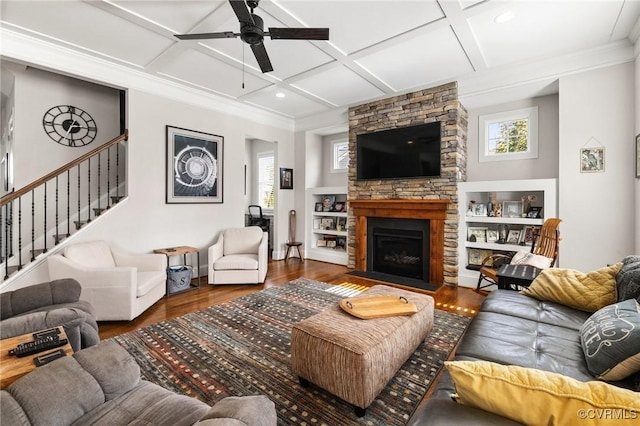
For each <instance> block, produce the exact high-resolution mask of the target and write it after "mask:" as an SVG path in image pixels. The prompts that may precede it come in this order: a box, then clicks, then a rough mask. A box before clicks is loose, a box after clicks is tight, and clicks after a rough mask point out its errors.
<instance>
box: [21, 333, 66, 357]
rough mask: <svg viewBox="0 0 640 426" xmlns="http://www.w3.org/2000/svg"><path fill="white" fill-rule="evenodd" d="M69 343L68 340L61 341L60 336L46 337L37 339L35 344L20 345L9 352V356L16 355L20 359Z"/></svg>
mask: <svg viewBox="0 0 640 426" xmlns="http://www.w3.org/2000/svg"><path fill="white" fill-rule="evenodd" d="M67 342H68V340H67V339H60V337H59V336H58V335H55V336H45V337H41V338H39V339H35V340H34V341H33V342H27V343H20V344H19V345H18V346H16V347H15V348H14V349H11V350H9V355H15V356H17V357H19V358H20V357H23V356H27V355H31V354H35V353H38V352H42V351H46V350H49V349H54V348H57V347H60V346H63V345H66V344H67Z"/></svg>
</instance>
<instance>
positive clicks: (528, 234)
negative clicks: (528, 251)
mask: <svg viewBox="0 0 640 426" xmlns="http://www.w3.org/2000/svg"><path fill="white" fill-rule="evenodd" d="M539 231H540V227H539V226H526V227H525V228H524V231H523V232H522V233H521V234H520V244H521V245H523V246H530V245H532V244H533V241H534V240H535V238H536V235H538V232H539Z"/></svg>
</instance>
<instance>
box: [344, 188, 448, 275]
mask: <svg viewBox="0 0 640 426" xmlns="http://www.w3.org/2000/svg"><path fill="white" fill-rule="evenodd" d="M449 203H450V200H422V199H380V200H371V199H360V200H348V205H349V210H350V211H351V212H352V213H353V215H354V217H355V269H356V271H366V270H367V218H369V217H387V218H398V219H425V220H429V228H430V229H429V251H430V253H429V282H430V283H432V284H436V285H438V286H441V285H442V284H443V283H444V222H445V219H446V217H447V208H448V206H449Z"/></svg>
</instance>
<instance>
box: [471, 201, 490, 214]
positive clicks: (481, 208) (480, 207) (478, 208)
mask: <svg viewBox="0 0 640 426" xmlns="http://www.w3.org/2000/svg"><path fill="white" fill-rule="evenodd" d="M474 207H475V210H474V211H473V215H474V216H486V215H487V206H485V205H484V204H480V203H476V204H475V206H474Z"/></svg>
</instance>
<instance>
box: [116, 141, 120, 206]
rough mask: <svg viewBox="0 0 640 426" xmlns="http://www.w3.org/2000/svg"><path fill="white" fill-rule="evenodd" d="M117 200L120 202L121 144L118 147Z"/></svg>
mask: <svg viewBox="0 0 640 426" xmlns="http://www.w3.org/2000/svg"><path fill="white" fill-rule="evenodd" d="M116 199H117V200H118V201H120V144H119V143H118V144H117V145H116Z"/></svg>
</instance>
